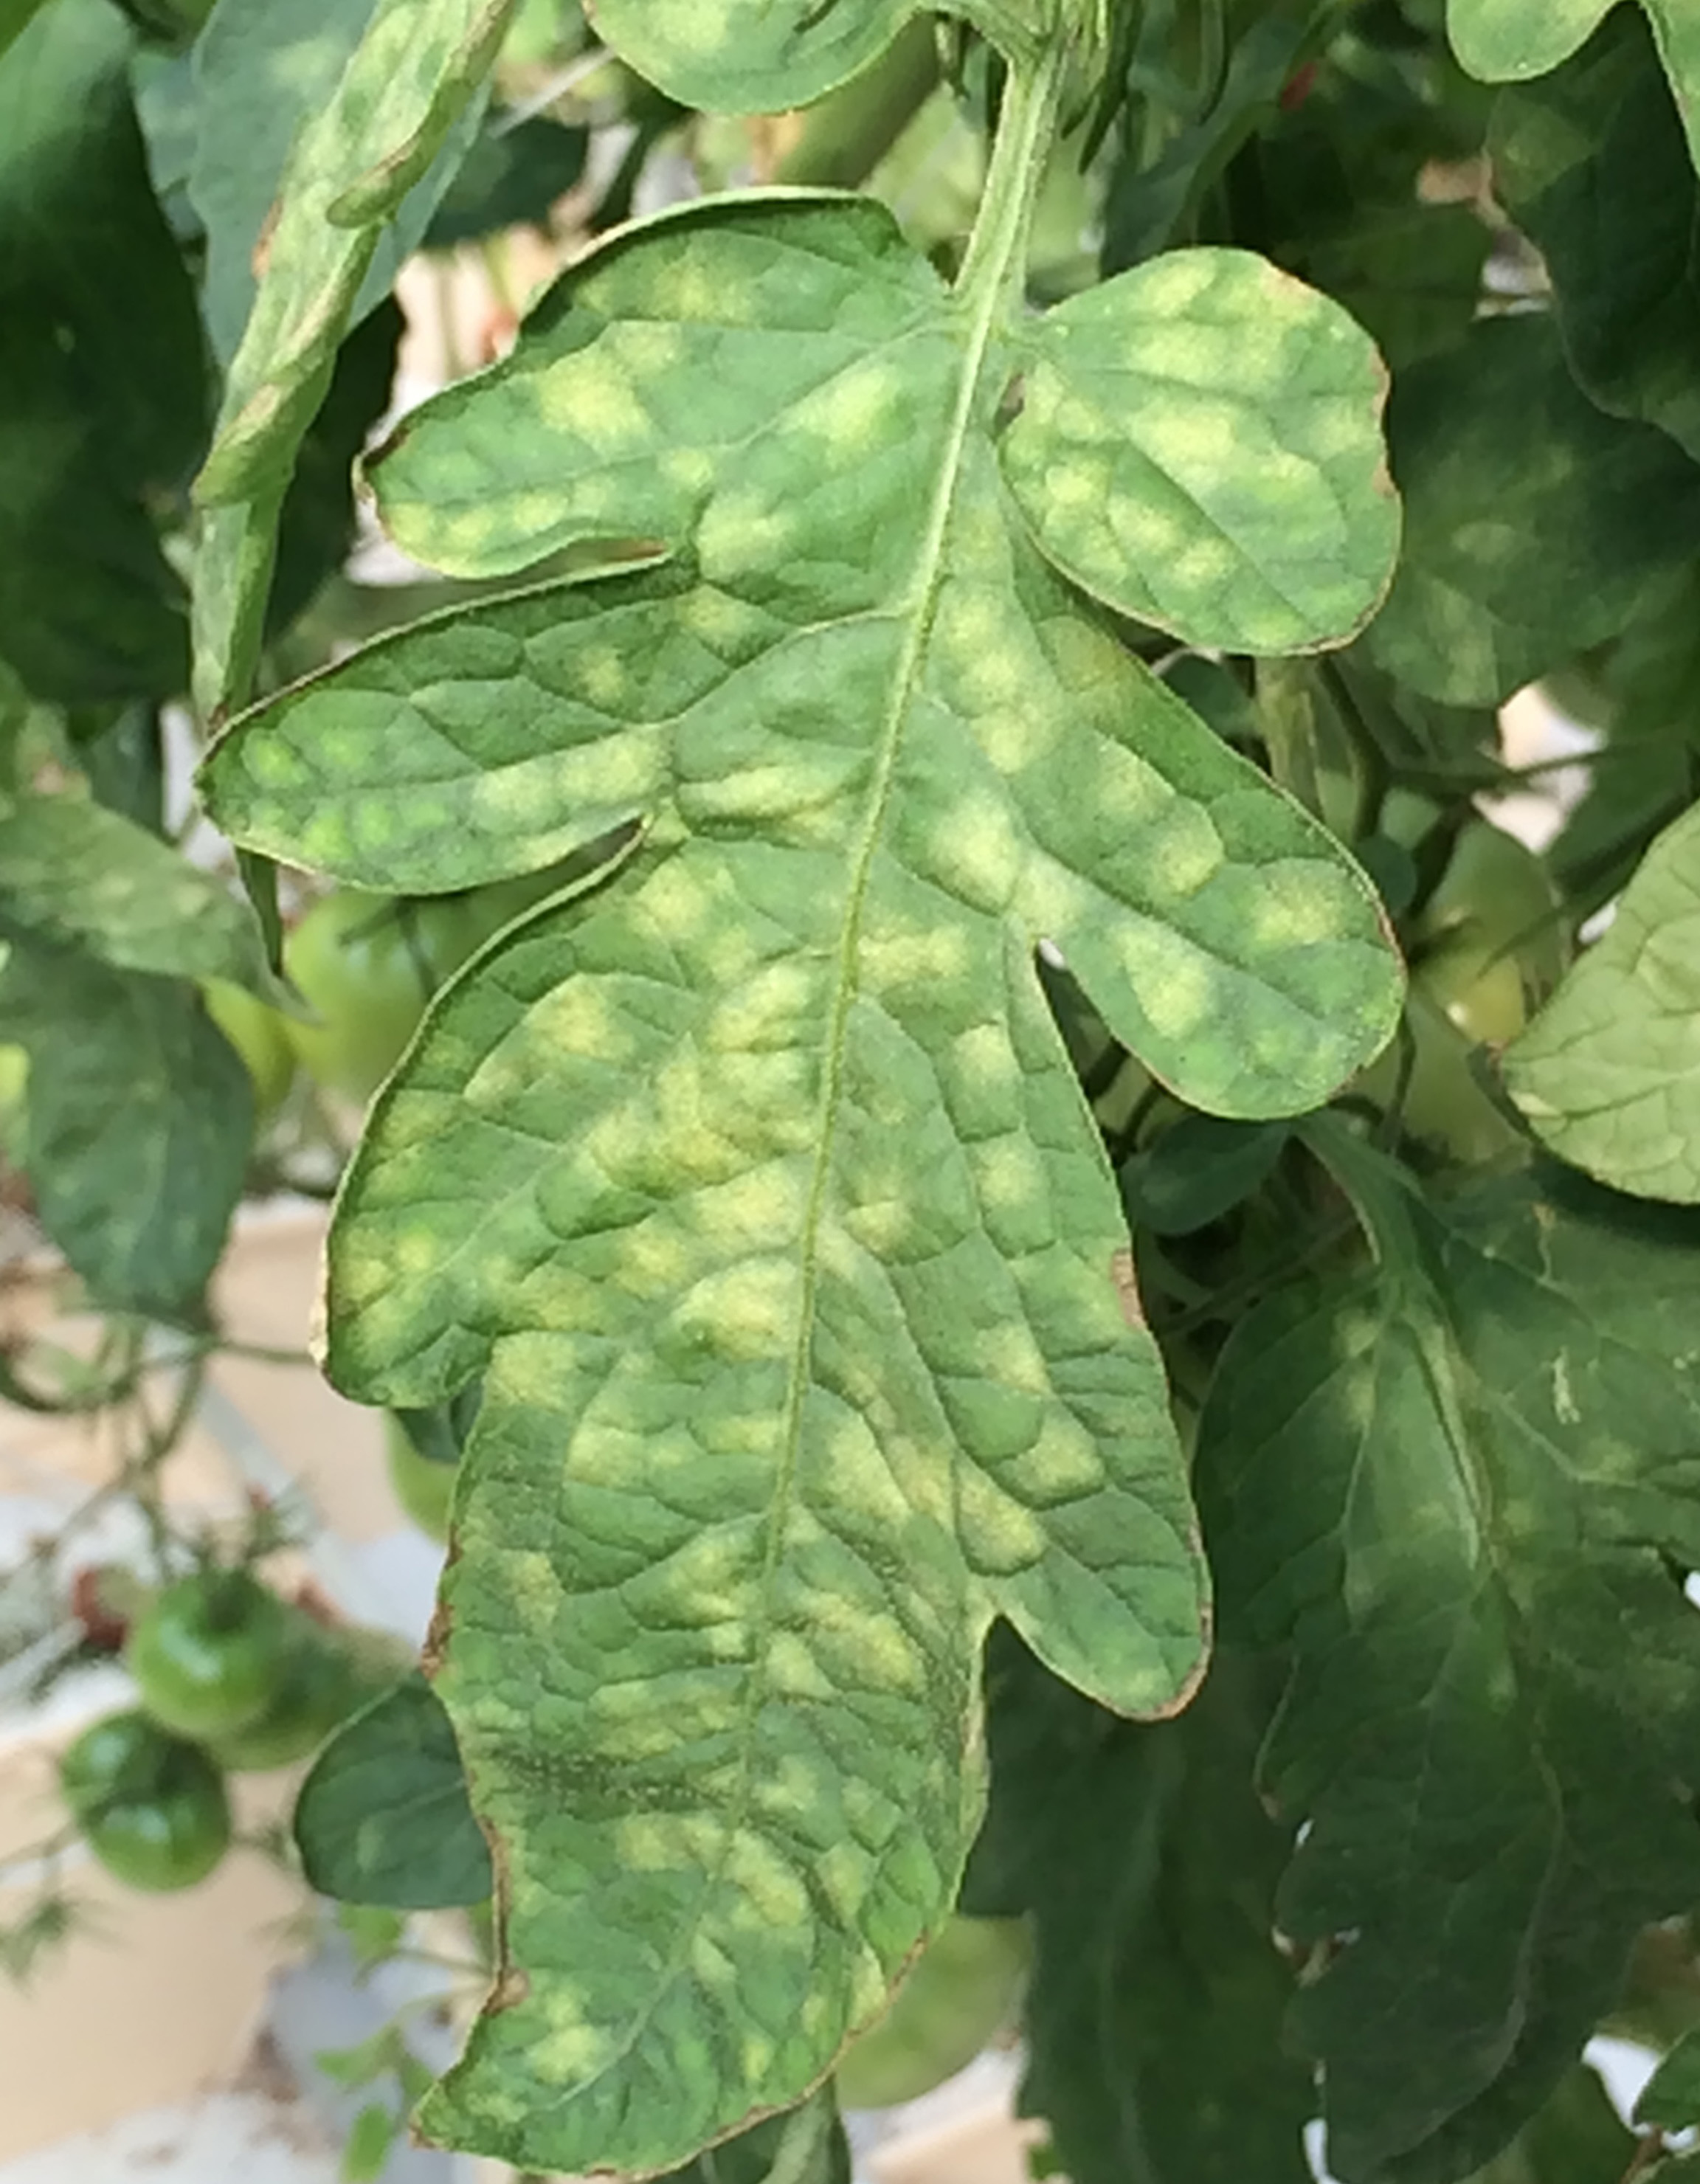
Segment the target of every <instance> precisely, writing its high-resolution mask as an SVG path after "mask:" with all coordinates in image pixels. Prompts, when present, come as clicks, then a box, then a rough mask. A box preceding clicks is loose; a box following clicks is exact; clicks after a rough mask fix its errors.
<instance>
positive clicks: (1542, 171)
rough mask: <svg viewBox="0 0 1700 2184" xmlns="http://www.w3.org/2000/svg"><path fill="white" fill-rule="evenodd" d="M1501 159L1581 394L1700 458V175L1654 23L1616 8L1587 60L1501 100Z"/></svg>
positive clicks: (1497, 143)
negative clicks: (1698, 233)
mask: <svg viewBox="0 0 1700 2184" xmlns="http://www.w3.org/2000/svg"><path fill="white" fill-rule="evenodd" d="M1489 149H1490V151H1491V156H1492V159H1493V179H1494V187H1495V190H1496V192H1497V194H1498V196H1499V198H1500V200H1501V202H1502V203H1503V204H1504V206H1505V208H1506V209H1507V210H1508V212H1509V213H1510V214H1511V216H1512V218H1513V220H1515V221H1516V222H1517V224H1518V226H1519V227H1521V228H1522V229H1523V230H1524V232H1525V233H1526V234H1527V235H1528V236H1529V237H1530V238H1531V239H1532V240H1533V241H1534V242H1536V244H1538V245H1539V247H1540V249H1541V255H1542V257H1543V258H1544V259H1545V260H1546V263H1547V272H1548V274H1549V275H1550V276H1551V278H1552V290H1553V298H1554V303H1555V305H1556V308H1557V311H1558V325H1559V330H1560V331H1561V333H1562V334H1563V340H1564V348H1565V353H1566V354H1567V355H1568V356H1569V359H1570V362H1571V365H1572V366H1573V367H1574V369H1575V373H1576V376H1577V378H1578V379H1579V380H1580V382H1581V384H1582V386H1583V387H1585V388H1586V391H1587V393H1588V394H1589V395H1590V396H1591V398H1592V399H1593V400H1594V401H1596V402H1597V403H1598V404H1600V406H1601V407H1602V409H1609V410H1611V411H1612V412H1613V414H1614V415H1617V416H1620V417H1636V418H1640V419H1641V420H1642V421H1645V422H1646V423H1647V424H1650V425H1657V426H1659V427H1660V429H1661V430H1662V431H1664V432H1669V434H1670V436H1671V437H1672V438H1673V439H1675V440H1676V441H1677V442H1678V443H1680V445H1681V446H1682V447H1683V448H1686V450H1687V452H1688V453H1689V454H1691V455H1694V454H1700V270H1697V267H1696V265H1695V261H1694V232H1695V225H1696V220H1697V216H1700V178H1697V176H1696V174H1695V171H1694V168H1693V165H1692V163H1691V161H1690V159H1689V156H1688V147H1687V145H1686V142H1684V140H1683V136H1682V129H1681V125H1680V120H1679V119H1678V116H1677V114H1676V110H1675V108H1674V106H1673V105H1672V103H1671V98H1670V92H1669V86H1668V85H1667V84H1666V82H1665V80H1664V75H1663V74H1662V73H1661V71H1660V70H1659V67H1658V58H1657V56H1656V54H1655V53H1654V51H1653V40H1652V38H1651V36H1649V34H1648V31H1647V25H1646V23H1645V21H1644V20H1643V19H1642V17H1641V15H1640V14H1637V13H1636V10H1635V9H1634V8H1618V9H1616V10H1614V13H1613V14H1611V15H1610V16H1608V19H1607V20H1606V21H1605V22H1604V23H1603V24H1602V25H1601V26H1600V29H1599V31H1597V33H1596V35H1595V36H1593V37H1592V38H1591V39H1590V41H1589V42H1588V43H1587V45H1586V47H1584V48H1583V50H1582V51H1581V52H1580V53H1578V54H1577V55H1576V57H1575V59H1573V60H1571V61H1569V62H1567V63H1566V64H1564V66H1563V67H1562V68H1560V69H1558V70H1554V71H1553V72H1552V74H1551V75H1544V76H1540V77H1537V78H1536V81H1534V82H1532V83H1530V84H1527V85H1524V86H1519V87H1517V88H1514V89H1510V90H1507V91H1505V92H1502V93H1501V94H1500V97H1499V100H1498V103H1497V105H1496V107H1495V109H1494V115H1493V126H1492V131H1491V136H1490V139H1489Z"/></svg>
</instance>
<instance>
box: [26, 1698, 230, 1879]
mask: <svg viewBox="0 0 1700 2184" xmlns="http://www.w3.org/2000/svg"><path fill="white" fill-rule="evenodd" d="M59 1784H60V1787H61V1788H62V1789H63V1791H64V1798H65V1802H66V1804H67V1805H68V1806H69V1807H70V1812H71V1817H72V1818H73V1819H75V1822H76V1824H77V1826H78V1828H79V1830H81V1834H82V1836H83V1840H84V1841H86V1843H87V1845H88V1847H89V1849H90V1850H91V1851H92V1853H93V1854H94V1856H95V1857H96V1858H98V1860H99V1861H100V1863H101V1864H102V1865H103V1866H104V1867H105V1868H106V1869H107V1871H108V1872H109V1873H110V1874H112V1875H114V1877H115V1878H116V1879H117V1880H121V1881H123V1882H125V1885H126V1886H129V1887H131V1888H144V1889H148V1890H150V1891H156V1892H164V1891H167V1890H170V1889H176V1888H192V1887H193V1886H194V1885H195V1883H196V1882H197V1881H198V1880H205V1879H206V1877H207V1875H209V1873H210V1872H211V1871H212V1869H213V1868H214V1867H215V1865H217V1864H218V1863H219V1861H220V1858H223V1856H224V1854H225V1853H226V1850H228V1849H229V1847H230V1840H231V1814H230V1802H229V1800H228V1798H227V1797H226V1795H225V1784H224V1777H223V1775H221V1774H220V1771H219V1769H218V1766H217V1763H215V1761H214V1760H212V1759H211V1758H209V1757H208V1755H207V1754H206V1753H205V1752H203V1751H202V1750H201V1749H200V1748H199V1747H198V1746H197V1745H193V1744H190V1743H187V1742H186V1741H184V1740H183V1739H182V1738H181V1737H176V1736H168V1735H167V1734H166V1732H165V1731H164V1730H162V1729H161V1728H160V1727H159V1724H158V1723H157V1722H154V1721H152V1720H150V1719H149V1718H148V1716H147V1715H146V1714H145V1713H142V1712H140V1711H139V1710H132V1711H131V1712H129V1713H114V1714H109V1715H107V1717H106V1718H105V1719H104V1720H103V1721H98V1722H96V1723H95V1724H94V1726H93V1727H92V1729H86V1730H84V1731H83V1733H82V1735H81V1736H80V1737H78V1739H77V1740H76V1741H75V1744H73V1745H72V1746H71V1747H70V1749H69V1751H67V1752H66V1753H65V1755H64V1758H62V1759H61V1760H60V1762H59Z"/></svg>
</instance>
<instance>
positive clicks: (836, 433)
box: [785, 363, 903, 456]
mask: <svg viewBox="0 0 1700 2184" xmlns="http://www.w3.org/2000/svg"><path fill="white" fill-rule="evenodd" d="M902 393H903V382H902V381H901V380H900V377H899V376H898V374H897V373H896V372H895V370H893V369H892V368H891V366H890V365H888V364H883V363H874V364H869V365H863V366H862V367H861V369H860V370H854V371H847V372H844V373H843V374H841V375H840V376H839V378H837V379H835V380H833V382H831V384H830V385H828V386H826V387H822V388H821V389H820V391H819V392H818V393H816V394H814V395H812V396H811V397H810V398H809V399H808V400H807V401H806V402H804V403H801V404H799V405H798V407H797V408H796V409H794V410H793V411H792V412H791V414H790V415H789V417H788V418H787V419H786V421H785V429H786V430H787V431H788V432H789V431H794V430H800V431H802V432H807V433H809V434H810V435H811V436H812V437H818V438H820V439H822V440H825V441H826V442H827V443H828V444H829V445H830V446H831V447H832V448H833V449H834V450H835V451H836V452H837V453H838V454H841V455H849V456H854V455H857V454H861V452H862V451H863V450H864V449H866V448H869V447H872V446H875V445H877V444H878V443H879V442H880V441H881V440H883V439H884V438H886V437H888V436H889V432H890V429H891V416H892V412H893V410H894V409H896V407H897V406H898V404H899V403H900V400H901V398H902Z"/></svg>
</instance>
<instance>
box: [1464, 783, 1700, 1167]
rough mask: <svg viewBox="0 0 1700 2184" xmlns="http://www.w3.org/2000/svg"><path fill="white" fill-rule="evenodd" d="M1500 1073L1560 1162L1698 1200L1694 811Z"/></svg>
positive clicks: (1698, 914)
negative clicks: (1503, 1075) (1570, 1163)
mask: <svg viewBox="0 0 1700 2184" xmlns="http://www.w3.org/2000/svg"><path fill="white" fill-rule="evenodd" d="M1504 1074H1505V1081H1506V1084H1507V1086H1508V1089H1509V1090H1510V1093H1511V1096H1512V1098H1513V1100H1515V1101H1516V1102H1517V1104H1518V1106H1519V1107H1520V1108H1521V1109H1522V1111H1523V1113H1524V1116H1525V1117H1526V1118H1527V1120H1528V1123H1529V1125H1530V1128H1531V1129H1533V1130H1534V1132H1535V1133H1536V1136H1538V1137H1539V1138H1540V1139H1541V1140H1542V1142H1543V1143H1544V1144H1546V1145H1549V1146H1550V1147H1551V1148H1552V1151H1554V1152H1555V1153H1557V1154H1558V1156H1559V1157H1560V1158H1561V1159H1563V1160H1567V1161H1569V1162H1572V1163H1573V1165H1575V1167H1580V1168H1586V1171H1587V1172H1588V1173H1589V1174H1590V1175H1593V1176H1597V1177H1598V1178H1600V1180H1601V1181H1602V1183H1608V1184H1613V1185H1614V1187H1615V1188H1616V1189H1617V1190H1628V1191H1633V1192H1635V1193H1636V1195H1637V1196H1640V1197H1644V1198H1664V1199H1670V1200H1674V1201H1676V1202H1678V1203H1679V1204H1682V1205H1689V1206H1692V1205H1694V1204H1696V1203H1697V1202H1700V811H1689V812H1688V813H1686V815H1685V816H1683V817H1682V818H1680V819H1679V820H1678V821H1677V822H1675V825H1674V826H1671V827H1667V828H1666V830H1665V832H1664V833H1663V834H1661V835H1660V836H1659V838H1658V840H1657V841H1656V842H1655V843H1654V844H1653V847H1652V848H1651V849H1650V850H1648V851H1647V856H1646V858H1645V859H1644V861H1642V863H1641V868H1640V870H1639V871H1638V872H1636V876H1635V877H1634V878H1633V879H1632V880H1631V881H1630V883H1629V886H1628V887H1627V888H1626V889H1625V891H1624V894H1623V895H1622V897H1621V899H1620V900H1619V904H1618V907H1617V915H1616V917H1614V919H1613V921H1612V923H1611V925H1610V926H1609V927H1608V928H1607V930H1606V932H1605V933H1604V934H1603V935H1602V937H1601V938H1600V939H1598V940H1597V941H1596V942H1595V943H1594V944H1593V946H1592V947H1591V948H1590V949H1589V950H1587V951H1586V953H1585V954H1584V955H1583V956H1582V958H1581V960H1580V961H1579V962H1578V963H1577V964H1576V965H1575V967H1574V968H1573V969H1572V970H1571V972H1570V973H1569V977H1568V978H1566V979H1565V981H1564V983H1563V985H1562V986H1561V987H1560V988H1559V989H1558V992H1557V994H1555V995H1553V997H1552V1000H1551V1001H1550V1002H1549V1003H1548V1004H1547V1007H1546V1008H1545V1009H1543V1010H1542V1011H1541V1014H1540V1016H1539V1017H1537V1018H1536V1021H1535V1022H1534V1023H1533V1024H1531V1025H1530V1028H1529V1029H1528V1030H1527V1031H1526V1032H1524V1034H1523V1036H1522V1037H1521V1038H1520V1039H1518V1040H1517V1041H1516V1042H1515V1043H1514V1045H1513V1046H1512V1047H1511V1048H1510V1049H1509V1050H1508V1053H1507V1055H1506V1056H1505V1061H1504Z"/></svg>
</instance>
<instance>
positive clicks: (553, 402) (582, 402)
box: [535, 334, 655, 454]
mask: <svg viewBox="0 0 1700 2184" xmlns="http://www.w3.org/2000/svg"><path fill="white" fill-rule="evenodd" d="M620 350H621V343H620V342H619V340H618V338H617V337H610V336H609V335H606V334H605V335H604V336H603V337H602V338H601V339H600V340H599V341H598V342H597V343H594V346H592V347H591V348H585V349H578V350H577V351H575V353H574V354H572V355H571V356H569V357H566V358H564V359H562V361H561V362H560V364H558V365H555V368H554V370H550V371H548V372H545V373H544V374H543V375H542V376H541V377H539V378H538V381H537V382H535V383H536V386H537V389H538V412H539V415H540V416H541V419H542V421H543V423H544V424H545V425H547V426H550V427H551V428H552V429H553V430H555V431H556V432H564V433H567V434H570V435H571V436H573V437H579V438H583V439H586V440H588V441H589V443H591V445H592V446H593V447H594V448H596V449H597V450H598V452H599V453H601V454H618V453H621V452H622V451H623V450H624V449H625V448H628V447H632V446H634V445H638V444H640V443H642V442H644V441H645V440H648V439H650V438H652V437H654V434H655V426H654V425H653V424H652V422H651V421H650V418H649V412H648V411H647V410H646V409H644V405H643V404H642V403H641V402H639V401H638V398H637V396H636V395H635V394H634V393H633V376H634V375H633V371H632V369H631V366H630V365H629V363H628V362H627V359H625V358H624V357H623V356H622V355H621V354H620Z"/></svg>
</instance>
